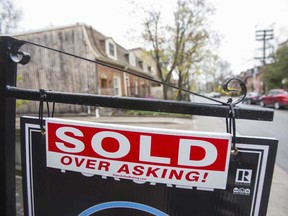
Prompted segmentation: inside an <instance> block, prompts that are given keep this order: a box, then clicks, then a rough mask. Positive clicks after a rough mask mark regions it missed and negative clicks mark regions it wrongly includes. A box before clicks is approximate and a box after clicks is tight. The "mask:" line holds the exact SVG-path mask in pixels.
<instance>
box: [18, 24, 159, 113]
mask: <svg viewBox="0 0 288 216" xmlns="http://www.w3.org/2000/svg"><path fill="white" fill-rule="evenodd" d="M13 37H15V38H17V39H19V40H25V41H29V42H32V43H34V44H29V43H28V44H25V45H24V46H22V47H21V49H22V50H23V51H25V52H28V53H29V54H30V55H31V60H30V62H29V63H28V64H27V65H24V66H22V65H21V66H18V75H19V78H20V81H18V84H17V85H18V87H24V88H28V89H29V88H30V89H31V88H32V89H46V90H49V89H51V90H54V91H65V92H71V93H73V92H75V93H90V94H98V95H111V96H129V97H150V96H151V95H152V92H151V85H152V84H151V81H149V80H146V79H144V78H143V77H145V78H148V79H151V78H152V79H157V73H156V70H157V69H156V66H155V63H154V62H153V61H152V60H151V59H149V61H147V59H148V58H144V56H143V55H141V54H140V53H141V52H140V51H141V49H139V48H138V49H132V50H127V49H125V48H124V47H122V46H120V45H119V44H117V43H116V42H115V41H114V40H113V38H111V37H106V36H105V35H103V34H102V33H100V32H98V31H97V30H95V29H93V28H92V27H90V26H87V25H85V24H76V25H71V26H65V27H59V28H51V29H45V30H42V31H34V32H29V33H23V34H18V35H14V36H13ZM38 44H40V45H41V46H39V45H38ZM50 48H52V49H50ZM139 50H140V51H139ZM67 53H69V54H68V55H67ZM142 53H144V51H143V50H142ZM142 57H143V59H142ZM84 58H85V59H89V61H87V60H83V59H84ZM95 62H97V63H95ZM123 70H125V71H126V72H127V73H126V72H123ZM133 74H138V75H140V76H141V77H137V76H135V75H133ZM38 107H39V105H38V104H37V103H34V102H29V104H27V105H24V106H22V107H21V108H19V109H18V113H36V112H38ZM85 109H87V108H86V107H84V106H79V105H64V104H59V105H57V107H56V111H57V112H59V113H67V112H68V113H71V112H72V113H78V112H86V111H87V110H85Z"/></svg>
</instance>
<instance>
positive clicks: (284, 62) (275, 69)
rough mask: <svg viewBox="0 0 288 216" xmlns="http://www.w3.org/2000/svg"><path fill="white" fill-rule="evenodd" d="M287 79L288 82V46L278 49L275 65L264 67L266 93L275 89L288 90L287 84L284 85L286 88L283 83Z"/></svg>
mask: <svg viewBox="0 0 288 216" xmlns="http://www.w3.org/2000/svg"><path fill="white" fill-rule="evenodd" d="M285 79H286V80H288V44H286V45H284V46H282V47H280V48H278V49H277V51H276V54H275V59H274V63H272V64H270V65H266V66H265V67H264V83H265V86H266V91H268V90H270V89H273V88H284V87H286V88H287V87H288V86H287V83H284V86H283V83H282V82H283V80H285ZM285 84H286V86H285Z"/></svg>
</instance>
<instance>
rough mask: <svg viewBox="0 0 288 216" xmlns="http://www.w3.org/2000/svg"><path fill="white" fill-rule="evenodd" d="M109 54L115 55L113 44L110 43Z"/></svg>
mask: <svg viewBox="0 0 288 216" xmlns="http://www.w3.org/2000/svg"><path fill="white" fill-rule="evenodd" d="M109 54H110V55H111V56H115V47H114V44H112V43H109Z"/></svg>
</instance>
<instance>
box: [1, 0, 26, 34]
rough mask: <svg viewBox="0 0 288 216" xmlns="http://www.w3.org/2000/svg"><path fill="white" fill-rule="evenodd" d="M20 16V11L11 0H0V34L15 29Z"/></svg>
mask: <svg viewBox="0 0 288 216" xmlns="http://www.w3.org/2000/svg"><path fill="white" fill-rule="evenodd" d="M20 17H21V11H20V10H16V8H15V6H14V4H13V3H12V2H11V0H0V35H2V34H7V33H10V31H11V30H12V29H15V28H16V27H17V24H18V21H19V20H20Z"/></svg>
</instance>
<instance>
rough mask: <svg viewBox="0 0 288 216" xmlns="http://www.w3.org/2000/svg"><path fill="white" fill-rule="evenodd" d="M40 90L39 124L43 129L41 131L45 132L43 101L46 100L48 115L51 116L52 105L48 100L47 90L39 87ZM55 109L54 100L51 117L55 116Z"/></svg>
mask: <svg viewBox="0 0 288 216" xmlns="http://www.w3.org/2000/svg"><path fill="white" fill-rule="evenodd" d="M39 91H40V100H39V112H38V115H39V125H40V129H41V133H42V134H45V129H44V121H43V116H44V114H43V113H44V106H43V103H44V101H46V106H47V116H48V117H50V107H49V103H48V101H47V95H46V91H45V90H44V89H39ZM54 110H55V101H53V105H52V112H51V117H53V116H54Z"/></svg>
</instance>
